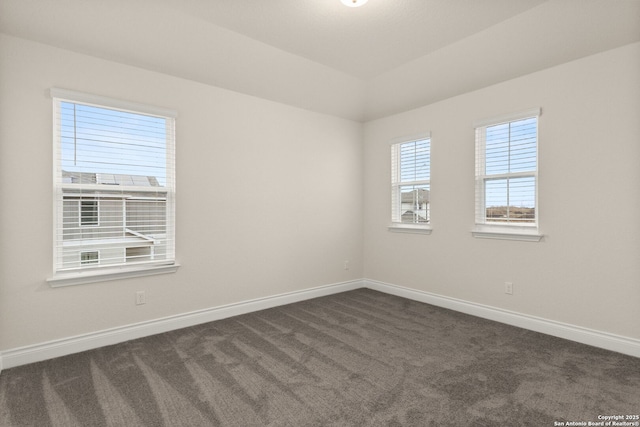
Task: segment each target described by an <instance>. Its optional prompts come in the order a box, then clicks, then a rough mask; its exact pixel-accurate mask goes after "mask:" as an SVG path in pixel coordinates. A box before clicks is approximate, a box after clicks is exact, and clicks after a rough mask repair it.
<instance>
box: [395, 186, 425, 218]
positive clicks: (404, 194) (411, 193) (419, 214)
mask: <svg viewBox="0 0 640 427" xmlns="http://www.w3.org/2000/svg"><path fill="white" fill-rule="evenodd" d="M400 199H401V210H400V211H401V220H402V222H404V223H412V224H417V223H428V222H429V185H428V184H426V185H402V186H400Z"/></svg>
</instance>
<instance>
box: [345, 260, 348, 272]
mask: <svg viewBox="0 0 640 427" xmlns="http://www.w3.org/2000/svg"><path fill="white" fill-rule="evenodd" d="M344 269H345V270H348V269H349V260H346V261H345V262H344Z"/></svg>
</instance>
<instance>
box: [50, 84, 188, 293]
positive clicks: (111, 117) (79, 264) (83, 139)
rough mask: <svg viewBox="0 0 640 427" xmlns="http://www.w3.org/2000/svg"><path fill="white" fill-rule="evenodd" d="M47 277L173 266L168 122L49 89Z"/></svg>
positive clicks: (131, 107) (145, 110) (139, 108)
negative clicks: (50, 237)
mask: <svg viewBox="0 0 640 427" xmlns="http://www.w3.org/2000/svg"><path fill="white" fill-rule="evenodd" d="M51 96H52V98H53V112H54V117H53V122H54V191H55V199H54V200H55V207H54V214H55V222H54V224H55V230H54V278H53V280H55V278H56V276H61V275H62V276H64V275H67V276H68V275H69V274H82V275H91V274H104V271H105V270H111V271H114V270H119V271H122V270H123V269H125V270H126V269H138V270H139V269H145V268H147V269H151V268H154V267H157V266H160V265H170V264H173V263H174V262H175V250H174V249H175V232H174V222H175V218H174V212H175V207H174V201H175V161H174V157H175V155H174V151H175V137H174V134H175V130H174V128H175V117H176V113H175V112H174V111H171V110H165V109H161V108H156V107H150V106H144V105H138V104H131V103H127V102H122V101H118V100H112V99H107V98H102V97H98V96H93V95H88V94H82V93H77V92H72V91H67V90H62V89H52V90H51Z"/></svg>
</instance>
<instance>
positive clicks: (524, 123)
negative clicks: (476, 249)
mask: <svg viewBox="0 0 640 427" xmlns="http://www.w3.org/2000/svg"><path fill="white" fill-rule="evenodd" d="M537 153H538V117H537V116H534V117H525V118H521V119H518V120H514V121H509V122H505V123H496V124H492V125H486V126H481V127H478V128H476V223H479V224H491V223H496V224H502V225H505V224H506V225H536V224H537V175H538V174H537V170H538V156H537Z"/></svg>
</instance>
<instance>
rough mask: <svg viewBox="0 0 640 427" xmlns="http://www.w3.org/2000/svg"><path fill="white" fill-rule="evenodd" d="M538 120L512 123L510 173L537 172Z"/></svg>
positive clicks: (531, 119) (532, 119)
mask: <svg viewBox="0 0 640 427" xmlns="http://www.w3.org/2000/svg"><path fill="white" fill-rule="evenodd" d="M536 134H537V118H535V117H533V118H530V119H525V120H519V121H517V122H513V123H511V153H510V155H511V161H510V168H509V172H526V171H535V170H536V163H537V162H536V150H537V148H536V144H537V137H536Z"/></svg>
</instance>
